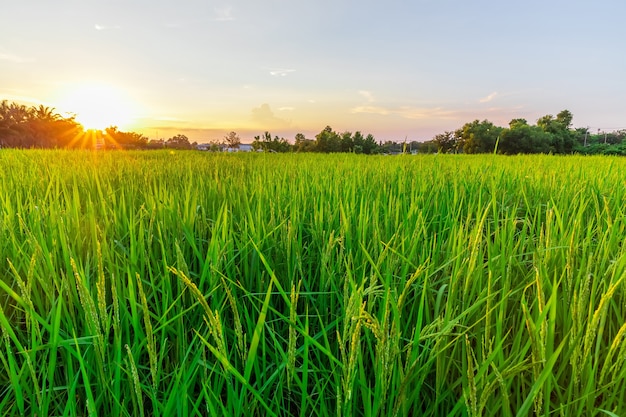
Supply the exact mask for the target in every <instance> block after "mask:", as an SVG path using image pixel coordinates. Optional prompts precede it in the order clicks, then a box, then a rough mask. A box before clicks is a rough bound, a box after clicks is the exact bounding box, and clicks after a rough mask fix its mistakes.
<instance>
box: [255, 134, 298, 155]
mask: <svg viewBox="0 0 626 417" xmlns="http://www.w3.org/2000/svg"><path fill="white" fill-rule="evenodd" d="M291 148H292V146H291V144H290V143H289V141H287V139H285V138H279V137H278V136H274V139H272V135H271V133H270V132H267V131H266V132H265V133H264V134H263V135H262V136H255V137H254V141H253V142H252V149H254V150H255V151H259V150H261V151H265V152H289V151H291Z"/></svg>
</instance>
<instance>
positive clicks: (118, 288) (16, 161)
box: [0, 149, 626, 416]
mask: <svg viewBox="0 0 626 417" xmlns="http://www.w3.org/2000/svg"><path fill="white" fill-rule="evenodd" d="M625 197H626V159H622V158H618V157H579V156H568V157H555V156H546V155H544V156H514V157H504V156H498V155H478V156H469V155H465V156H463V155H413V156H408V155H406V156H393V157H392V156H365V155H345V154H343V155H339V154H336V155H311V154H306V155H301V154H291V155H280V154H237V155H232V154H210V153H201V152H161V151H153V152H140V151H136V152H100V153H98V152H82V151H35V150H30V151H19V150H5V149H3V150H1V151H0V307H1V309H0V330H1V333H0V415H2V416H25V415H30V416H239V415H241V416H529V415H537V416H621V415H626V342H625V336H626V247H625V245H624V239H625V237H626V216H625V214H626V209H625V207H626V206H625V205H624V202H625Z"/></svg>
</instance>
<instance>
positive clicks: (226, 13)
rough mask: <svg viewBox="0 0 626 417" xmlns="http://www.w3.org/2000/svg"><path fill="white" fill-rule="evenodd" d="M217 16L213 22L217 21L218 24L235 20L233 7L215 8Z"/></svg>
mask: <svg viewBox="0 0 626 417" xmlns="http://www.w3.org/2000/svg"><path fill="white" fill-rule="evenodd" d="M215 15H216V17H215V18H214V19H213V20H217V21H218V22H230V21H231V20H235V18H234V17H233V8H232V7H221V8H215Z"/></svg>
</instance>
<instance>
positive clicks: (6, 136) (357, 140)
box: [0, 100, 626, 155]
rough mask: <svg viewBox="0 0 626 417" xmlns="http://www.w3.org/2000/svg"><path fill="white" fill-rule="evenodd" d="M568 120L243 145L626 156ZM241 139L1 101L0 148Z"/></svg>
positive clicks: (262, 138)
mask: <svg viewBox="0 0 626 417" xmlns="http://www.w3.org/2000/svg"><path fill="white" fill-rule="evenodd" d="M572 119H573V115H572V113H571V112H570V111H569V110H563V111H561V112H559V113H558V114H557V115H556V116H552V115H546V116H543V117H541V118H539V119H538V120H537V122H536V124H535V125H531V124H529V123H528V121H527V120H525V119H513V120H511V121H510V122H509V126H508V127H500V126H496V125H494V124H493V123H492V122H490V121H488V120H483V121H480V120H474V121H472V122H469V123H465V124H464V125H463V126H462V127H460V128H459V129H457V130H454V131H446V132H444V133H441V134H438V135H436V136H435V137H434V138H433V139H431V140H429V141H425V142H418V141H411V142H407V141H406V140H404V141H397V142H396V141H386V142H382V141H377V140H376V139H375V138H374V136H373V135H372V134H363V133H361V132H360V131H356V132H354V133H352V132H348V131H345V132H337V131H335V130H333V129H332V128H331V127H330V126H326V127H325V128H324V129H323V130H322V131H321V132H319V133H318V134H317V135H315V138H314V139H313V138H310V139H309V138H306V137H305V135H304V134H302V133H298V134H296V135H295V138H294V140H293V142H291V141H289V140H288V139H286V138H284V137H279V136H272V134H271V133H270V132H267V131H266V132H264V133H263V134H261V135H258V136H255V137H254V141H253V142H252V144H251V146H252V149H253V150H255V151H265V152H319V153H335V152H350V153H357V154H366V155H371V154H399V153H467V154H473V153H500V154H505V155H514V154H520V153H523V154H532V153H553V154H571V153H580V154H612V155H626V129H624V130H617V131H612V132H600V131H598V132H597V133H595V134H594V133H592V132H590V131H589V129H586V128H577V129H572V127H571V125H572ZM240 145H241V139H240V138H239V135H237V133H236V132H230V133H229V134H227V135H226V136H224V138H223V139H222V140H214V141H212V142H210V143H209V144H205V145H202V146H199V145H198V144H197V143H196V142H190V141H189V138H188V137H187V136H185V135H183V134H177V135H174V136H172V137H170V138H168V139H161V140H149V139H148V138H147V137H145V136H144V135H142V134H140V133H135V132H124V131H120V130H119V129H118V128H117V127H115V126H111V127H108V128H106V129H104V131H100V130H85V129H84V128H83V126H82V125H81V124H80V123H78V122H77V121H76V119H75V116H73V115H68V116H62V115H60V114H59V113H57V112H56V111H55V109H54V108H50V107H47V106H43V105H40V106H32V107H27V106H24V105H21V104H18V103H10V102H8V101H7V100H4V101H1V102H0V147H6V148H71V149H76V148H78V149H80V148H85V149H93V148H98V149H163V148H170V149H199V148H202V149H204V150H211V151H223V150H226V149H228V148H230V149H233V148H234V149H236V148H239V147H240Z"/></svg>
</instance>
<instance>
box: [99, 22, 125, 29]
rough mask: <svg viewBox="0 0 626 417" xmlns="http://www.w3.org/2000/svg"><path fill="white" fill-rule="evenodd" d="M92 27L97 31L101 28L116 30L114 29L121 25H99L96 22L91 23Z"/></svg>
mask: <svg viewBox="0 0 626 417" xmlns="http://www.w3.org/2000/svg"><path fill="white" fill-rule="evenodd" d="M93 28H94V29H95V30H98V31H102V30H116V29H121V28H122V27H121V26H117V25H101V24H99V23H96V24H95V25H93Z"/></svg>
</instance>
